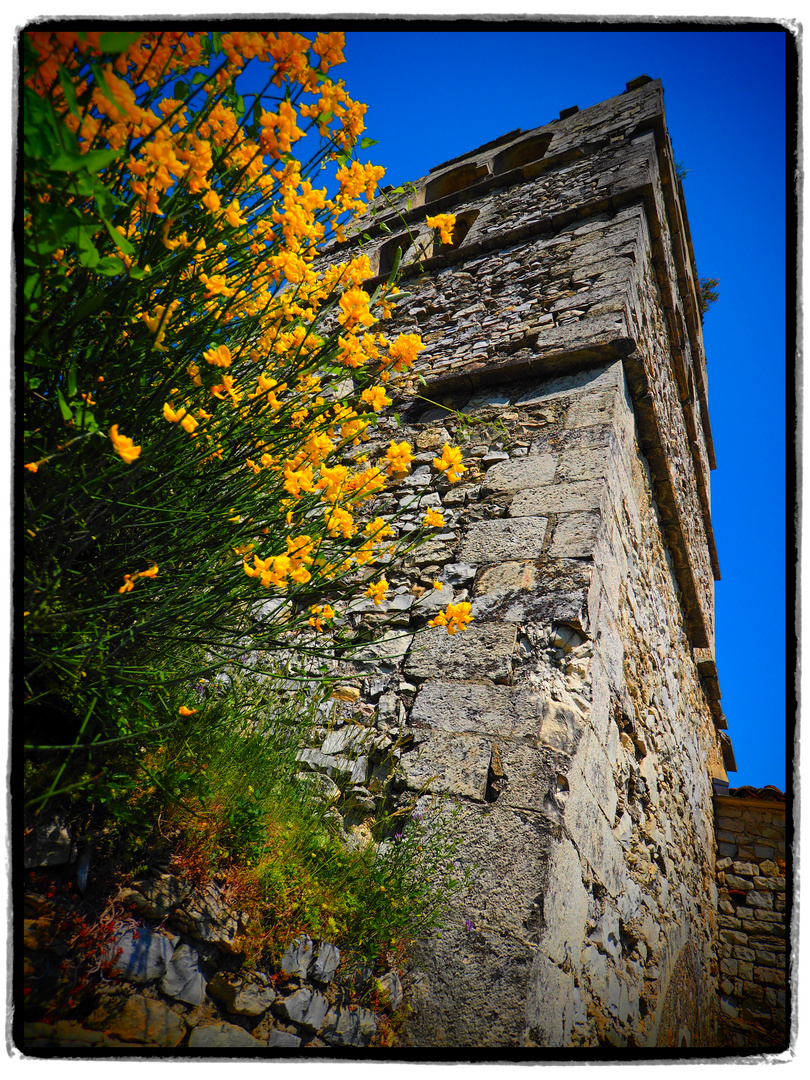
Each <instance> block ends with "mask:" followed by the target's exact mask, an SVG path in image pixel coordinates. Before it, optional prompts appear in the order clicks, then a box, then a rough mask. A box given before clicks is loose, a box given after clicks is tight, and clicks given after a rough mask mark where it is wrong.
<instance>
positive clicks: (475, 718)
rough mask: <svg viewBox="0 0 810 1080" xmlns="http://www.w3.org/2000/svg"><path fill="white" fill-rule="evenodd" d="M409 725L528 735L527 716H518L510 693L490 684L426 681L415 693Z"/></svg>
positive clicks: (484, 733) (503, 688)
mask: <svg viewBox="0 0 810 1080" xmlns="http://www.w3.org/2000/svg"><path fill="white" fill-rule="evenodd" d="M409 723H410V726H411V727H417V728H419V727H425V728H431V729H433V730H437V731H454V732H467V733H474V734H479V735H491V736H497V735H530V734H531V733H532V728H533V723H532V720H531V719H530V718H521V719H519V718H518V713H517V712H516V710H515V707H514V705H513V703H512V692H511V691H510V690H509V689H508V688H506V687H502V686H493V685H492V684H491V683H489V684H487V683H467V682H464V683H462V682H434V681H428V682H426V683H425V684H424V685H423V686H422V689H421V690H420V691H419V693H418V694H417V697H416V700H415V701H414V704H413V709H412V710H411V716H410V721H409Z"/></svg>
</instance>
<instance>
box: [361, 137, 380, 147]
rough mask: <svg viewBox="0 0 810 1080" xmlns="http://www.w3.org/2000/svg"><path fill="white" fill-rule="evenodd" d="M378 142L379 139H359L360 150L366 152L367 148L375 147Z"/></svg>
mask: <svg viewBox="0 0 810 1080" xmlns="http://www.w3.org/2000/svg"><path fill="white" fill-rule="evenodd" d="M379 141H380V140H379V139H369V138H365V139H361V140H360V149H361V150H366V149H368V147H369V146H376V145H377V144H378V143H379Z"/></svg>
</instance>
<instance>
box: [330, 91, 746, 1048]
mask: <svg viewBox="0 0 810 1080" xmlns="http://www.w3.org/2000/svg"><path fill="white" fill-rule="evenodd" d="M662 102H663V98H662V90H661V87H660V84H659V83H657V82H653V81H652V80H648V79H645V78H642V79H639V80H636V81H635V82H634V83H630V84H628V89H627V92H626V93H625V94H623V95H620V96H619V97H617V98H614V99H611V100H610V101H608V102H605V103H603V104H602V105H599V106H595V107H594V108H593V109H586V110H584V111H583V112H581V113H580V112H577V111H574V112H570V113H568V114H567V115H563V116H561V118H560V120H558V121H555V122H553V123H552V124H549V125H546V126H545V127H544V128H539V129H536V130H535V131H534V132H529V133H524V132H513V133H511V134H510V135H508V136H504V137H503V138H502V139H499V140H496V141H495V142H494V143H491V144H488V145H487V146H485V147H481V148H479V149H478V150H477V151H474V152H472V153H471V154H469V155H465V156H464V157H463V158H461V159H457V160H456V161H454V162H448V163H447V164H446V165H444V166H441V167H439V168H438V169H436V170H433V171H432V173H431V174H430V175H429V176H428V177H425V178H422V179H421V180H419V181H417V182H416V184H415V185H414V186H413V188H412V189H411V190H409V191H406V192H404V193H402V195H401V196H400V195H398V194H397V193H391V194H390V195H389V200H391V201H393V202H395V205H396V208H397V209H398V210H399V211H401V213H402V215H403V217H404V219H405V222H406V224H407V227H408V229H409V230H410V232H411V234H412V236H408V235H407V231H406V229H405V228H404V226H403V224H402V221H401V220H398V219H397V218H396V216H394V215H393V214H392V213H391V207H390V206H387V205H386V204H385V203H381V204H380V206H379V208H378V209H379V214H378V218H377V219H376V221H373V220H369V221H366V222H365V223H364V225H363V231H364V232H365V234H366V236H367V237H369V236H370V237H371V240H370V241H369V240H364V241H363V243H364V245H365V250H366V251H367V252H368V253H369V255H370V258H371V261H372V266H373V267H375V268H376V271H377V273H378V275H379V277H378V278H375V279H373V280H372V281H371V282H370V283H368V286H367V287H370V286H371V285H373V284H375V283H376V281H377V280H380V279H381V278H382V277H383V276H384V275H385V273H386V272H387V270H388V267H389V265H390V263H391V260H392V246H393V245H394V244H395V243H396V244H397V245H399V246H401V247H403V248H406V249H407V250H406V252H405V260H404V261H405V274H404V281H403V283H402V285H403V290H404V291H405V293H406V295H405V296H404V297H403V298H402V299H401V301H400V302H399V304H398V305H397V309H396V313H395V315H394V318H393V320H392V322H391V324H390V327H391V329H392V330H393V331H399V332H408V331H411V332H418V333H420V335H421V336H422V340H423V341H424V342H426V345H427V348H426V349H425V352H424V353H423V354H422V357H421V358H420V367H419V374H420V375H421V376H422V378H423V379H424V380H425V382H426V385H424V386H422V387H420V386H419V385H418V384H417V383H416V382H414V383H413V384H412V386H411V388H410V396H408V394H407V393H406V395H405V396H404V397H403V399H402V400H401V401H400V403H399V406H400V408H401V423H400V426H398V427H395V426H394V425H393V423H390V424H388V425H387V424H386V423H384V424H382V425H381V426H380V427H379V428H378V430H377V432H376V435H375V440H374V441H372V443H370V444H369V445H368V446H366V447H364V450H365V451H367V452H370V456H371V457H372V459H373V458H374V456H375V453H376V454H381V453H383V452H384V450H385V447H386V446H387V445H388V440H390V439H391V438H396V439H397V441H400V440H402V439H403V438H405V439H409V440H410V441H412V443H413V444H414V445H415V447H416V449H417V451H418V453H417V457H416V460H415V462H414V466H415V468H414V471H413V474H412V476H411V477H409V478H408V479H407V480H406V481H403V483H402V485H401V489H400V494H399V499H398V503H397V505H396V508H397V510H398V511H399V512H400V513H402V514H404V520H403V522H402V524H408V522H409V520H410V521H414V520H416V517H417V516H418V513H417V510H418V511H419V513H422V512H423V508H424V506H425V505H434V506H436V507H439V506H441V507H442V508H443V512H444V517H445V527H444V529H443V530H442V531H440V532H439V533H438V535H437V536H436V538H435V540H432V541H431V542H430V543H429V544H428V545H427V546H426V548H425V549H423V550H422V551H421V552H420V553H418V554H417V556H416V558H415V560H414V565H413V566H412V567H411V568H410V569H409V570H408V571H407V572H405V573H404V574H402V575H401V576H399V577H397V576H395V575H391V576H390V577H389V580H390V581H391V584H392V587H393V594H394V595H393V600H392V603H394V604H397V605H398V606H399V607H398V610H400V612H401V622H402V634H401V635H400V636H399V638H398V644H394V642H392V643H391V647H390V648H389V649H388V651H387V653H386V655H384V656H382V655H381V654H380V653H379V651H378V653H377V655H376V656H374V657H370V658H369V664H370V666H368V667H367V668H366V669H365V670H364V669H363V667H362V665H361V666H360V667H359V668H356V669H355V674H356V675H357V676H358V678H360V679H361V686H360V688H361V697H362V700H363V701H366V702H367V703H369V704H377V706H378V710H379V711H378V719H377V723H378V724H379V723H380V722H382V721H381V719H380V718H381V717H383V716H385V717H386V718H387V719H386V721H385V722H386V723H389V724H390V723H391V722H394V721H395V722H396V723H397V724H399V725H400V737H401V742H400V745H399V748H398V749H397V751H396V757H397V772H396V782H398V783H399V784H400V785H402V786H404V787H405V788H406V790H407V791H410V792H413V793H423V798H424V797H426V795H427V794H429V793H433V794H438V795H442V796H445V797H447V798H448V799H449V800H451V801H452V802H453V803H454V804H455V805H456V806H457V808H458V813H459V816H458V818H457V819H456V828H457V830H458V832H459V835H460V836H462V837H463V840H464V848H463V850H464V854H463V859H464V861H466V862H467V863H468V864H469V865H470V866H473V867H474V868H475V872H476V875H477V881H476V885H475V887H474V888H473V889H471V890H470V892H469V894H468V895H466V896H464V897H462V898H461V899H460V902H459V904H458V907H457V909H456V910H455V911H454V913H453V915H452V918H451V919H450V922H449V924H448V927H447V929H446V930H444V931H443V932H442V934H441V935H434V936H432V937H431V938H426V939H424V940H422V941H420V942H419V943H418V946H417V956H416V961H415V963H414V965H413V967H412V969H411V970H410V971H409V972H408V973H407V977H406V980H405V983H406V993H407V998H408V1001H409V1003H410V1006H411V1008H412V1010H413V1011H412V1014H411V1017H410V1020H409V1022H408V1023H407V1025H406V1027H405V1032H404V1042H405V1044H406V1045H408V1046H413V1047H419V1046H425V1047H428V1046H429V1047H436V1046H447V1047H460V1046H476V1047H485V1046H490V1047H497V1046H501V1047H508V1046H512V1047H519V1046H524V1047H532V1046H537V1047H544V1046H555V1047H564V1046H569V1047H577V1046H581V1047H594V1046H599V1045H615V1046H684V1045H687V1046H690V1045H691V1046H711V1045H715V1044H716V1042H717V1039H718V1017H717V1002H718V969H717V962H716V955H715V942H716V931H717V927H716V919H715V912H716V899H717V896H716V884H715V846H714V825H713V816H712V815H713V809H712V781H713V779H719V780H721V781H725V780H726V778H727V775H726V766H727V765H728V766H729V767H732V766H733V755H732V754H731V750H730V743H729V742H728V739H727V737H726V736H725V735H724V734H723V733H722V731H721V730H720V729H722V728H725V726H726V724H725V718H724V716H723V714H722V709H721V707H720V692H719V686H718V684H717V673H716V668H715V666H714V658H713V649H714V615H713V607H714V605H713V580H714V578H715V576H717V574H718V566H717V556H716V552H715V549H714V541H713V538H712V531H711V517H710V509H709V470H710V469H711V468H712V467H713V465H714V459H713V450H712V445H711V434H710V428H709V420H708V408H707V381H706V365H705V357H704V354H703V348H702V336H701V329H700V319H699V308H698V300H697V287H696V281H697V275H696V272H695V267H694V259H693V256H692V252H691V245H690V241H689V234H688V224H687V222H686V212H685V208H684V205H683V201H682V192H681V191H680V186H679V183H678V181H677V179H676V177H675V170H674V164H673V160H672V152H671V146H670V144H669V139H668V136H667V134H666V127H665V123H664V117H663V103H662ZM408 201H409V202H410V207H409V206H408ZM436 212H453V213H454V214H456V215H457V220H458V221H460V222H461V223H462V226H461V227H460V228H458V229H457V232H456V233H455V234H454V237H453V240H454V243H453V244H452V245H449V246H441V245H440V244H439V243H438V241H437V240H436V239H435V238H434V237H433V234H432V232H431V230H429V229H427V227H426V225H425V222H424V218H425V216H426V215H427V214H434V213H436ZM381 218H382V219H384V221H385V228H380V225H379V221H380V219H381ZM391 236H393V237H394V240H392V239H391ZM357 243H360V238H359V237H357V238H355V240H350V241H348V242H347V243H345V244H342V245H339V246H337V247H336V248H335V249H334V250H333V251H332V252H330V253H328V254H327V258H329V259H333V260H337V259H342V258H345V257H346V256H347V254H349V253H351V252H353V250H354V246H355V244H357ZM453 410H457V412H454V411H453ZM445 441H450V442H451V443H453V444H456V443H461V444H462V446H463V449H464V453H465V459H466V460H467V461H468V463H469V464H470V471H469V472H468V473H467V474H465V475H464V476H463V478H462V482H461V483H460V484H458V485H448V484H447V483H446V481H442V480H441V478H439V479H438V480H437V478H436V476H435V470H433V469H432V465H431V463H432V459H433V458H434V457H435V456H437V455H438V454H439V453H440V451H441V448H442V446H443V444H444V442H445ZM425 484H429V485H430V487H429V488H427V489H424V488H423V485H425ZM416 492H419V498H418V503H417V500H416V499H415V495H414V493H416ZM409 500H411V502H410V504H409ZM437 579H438V580H439V581H441V582H442V583H443V587H442V589H441V592H439V593H435V592H431V591H430V590H431V585H432V582H433V581H434V580H437ZM414 596H416V599H414V600H411V599H409V598H410V597H414ZM460 600H469V601H470V602H471V603H472V605H473V608H472V610H473V615H474V621H473V622H472V624H471V625H470V627H469V628H468V629H467V630H466V631H465V632H464V633H463V634H458V635H456V636H455V637H453V638H448V637H447V636H446V634H444V632H443V631H430V632H428V633H427V635H425V636H424V637H422V636H416V637H413V636H412V635H413V633H414V631H415V630H417V629H419V627H420V625H423V624H424V622H425V621H426V618H427V617H428V615H429V614H430V613H431V611H432V610H435V607H437V606H439V605H441V606H444V605H446V603H447V602H449V601H455V602H458V601H460ZM425 608H427V611H425Z"/></svg>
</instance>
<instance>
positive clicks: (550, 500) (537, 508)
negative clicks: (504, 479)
mask: <svg viewBox="0 0 810 1080" xmlns="http://www.w3.org/2000/svg"><path fill="white" fill-rule="evenodd" d="M603 490H604V485H603V484H601V483H599V481H597V480H581V481H571V482H570V483H567V484H549V485H548V486H547V487H544V488H533V489H531V490H529V491H520V492H518V494H517V495H516V496H515V497H514V499H512V503H511V505H510V507H509V513H510V515H511V517H512V518H529V519H530V520H534V519H536V518H537V517H538V515H542V514H570V513H573V512H574V511H581V510H596V509H598V508H599V504H600V502H601V498H602V492H603ZM540 520H545V519H544V518H540ZM462 557H465V556H462ZM523 557H524V558H533V557H536V556H532V555H524V556H523ZM489 561H490V562H493V561H494V560H489Z"/></svg>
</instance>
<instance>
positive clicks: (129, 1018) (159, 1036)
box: [88, 994, 186, 1047]
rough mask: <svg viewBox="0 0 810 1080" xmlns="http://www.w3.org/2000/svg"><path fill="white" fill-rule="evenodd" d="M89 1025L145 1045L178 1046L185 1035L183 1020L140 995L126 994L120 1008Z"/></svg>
mask: <svg viewBox="0 0 810 1080" xmlns="http://www.w3.org/2000/svg"><path fill="white" fill-rule="evenodd" d="M88 1026H89V1027H99V1026H102V1027H103V1029H104V1033H105V1034H106V1035H109V1036H112V1037H113V1038H116V1039H121V1040H122V1041H123V1042H132V1043H139V1044H143V1045H144V1046H165V1047H173V1046H178V1045H179V1043H180V1042H181V1041H182V1040H183V1038H184V1036H185V1034H186V1025H185V1023H184V1021H183V1020H182V1018H181V1017H179V1016H178V1015H177V1013H176V1012H174V1011H173V1010H172V1009H170V1008H169V1006H168V1005H165V1004H164V1003H163V1002H162V1001H156V1000H154V999H153V998H146V997H142V996H141V995H140V994H131V995H129V996H128V997H127V998H126V999H125V1000H124V1003H123V1008H121V1010H120V1011H116V1012H113V1013H108V1014H107V1015H106V1016H105V1017H104V1018H103V1021H102V1020H101V1019H100V1016H99V1014H98V1013H97V1014H94V1015H93V1016H91V1017H90V1019H89V1020H88Z"/></svg>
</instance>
